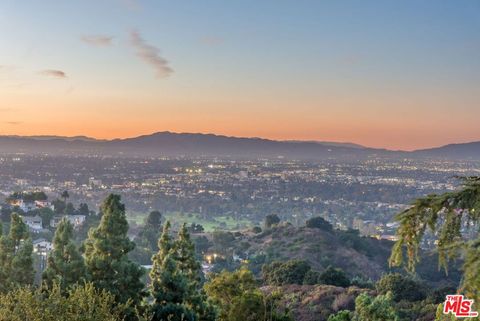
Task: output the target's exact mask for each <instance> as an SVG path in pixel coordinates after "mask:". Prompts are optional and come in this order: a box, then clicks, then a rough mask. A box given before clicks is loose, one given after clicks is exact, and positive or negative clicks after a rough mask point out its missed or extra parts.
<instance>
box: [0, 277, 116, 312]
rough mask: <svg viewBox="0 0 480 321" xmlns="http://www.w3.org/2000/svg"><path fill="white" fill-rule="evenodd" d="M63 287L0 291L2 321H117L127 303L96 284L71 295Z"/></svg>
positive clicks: (72, 292) (75, 290) (85, 285)
mask: <svg viewBox="0 0 480 321" xmlns="http://www.w3.org/2000/svg"><path fill="white" fill-rule="evenodd" d="M62 294H63V292H62V291H61V290H60V287H59V286H54V287H53V288H52V289H50V291H48V292H45V291H44V289H42V288H38V289H36V290H35V289H31V288H29V287H23V288H18V289H15V290H13V291H11V292H9V293H7V294H0V320H11V321H21V320H28V321H117V320H121V319H122V314H123V313H122V310H123V309H124V308H125V306H117V305H114V303H115V298H114V296H113V295H111V294H109V293H108V292H106V291H102V290H98V289H96V288H95V287H94V286H93V285H92V284H84V285H77V286H75V287H74V288H72V289H71V290H70V291H69V293H68V295H66V296H64V295H62Z"/></svg>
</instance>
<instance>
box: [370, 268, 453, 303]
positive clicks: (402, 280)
mask: <svg viewBox="0 0 480 321" xmlns="http://www.w3.org/2000/svg"><path fill="white" fill-rule="evenodd" d="M375 287H376V289H377V292H378V293H379V294H387V293H388V292H391V293H392V298H393V300H394V301H396V302H399V301H402V300H406V301H420V300H423V299H425V297H426V293H425V290H424V289H423V288H422V286H421V285H420V284H418V283H417V282H415V281H414V280H413V279H411V278H408V277H404V276H403V275H401V274H400V273H390V274H385V275H384V276H382V278H381V279H380V280H379V281H378V282H377V284H376V286H375ZM443 299H445V297H444V298H443Z"/></svg>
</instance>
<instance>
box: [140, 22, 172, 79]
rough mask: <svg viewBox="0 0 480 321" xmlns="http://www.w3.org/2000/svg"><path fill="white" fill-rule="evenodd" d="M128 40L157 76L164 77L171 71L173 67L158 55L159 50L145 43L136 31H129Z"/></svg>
mask: <svg viewBox="0 0 480 321" xmlns="http://www.w3.org/2000/svg"><path fill="white" fill-rule="evenodd" d="M130 42H131V44H132V46H133V47H134V48H135V49H136V54H137V57H139V58H140V59H142V60H143V61H144V62H145V63H147V64H149V65H150V66H152V67H153V68H154V69H155V72H156V74H157V77H159V78H165V77H168V76H169V75H170V74H171V73H173V69H172V68H170V66H169V65H168V61H167V60H166V59H165V58H163V57H162V56H161V55H160V50H159V49H158V48H156V47H154V46H152V45H149V44H148V43H146V42H145V40H143V38H142V36H141V35H140V33H139V32H138V31H135V30H134V31H132V32H131V33H130Z"/></svg>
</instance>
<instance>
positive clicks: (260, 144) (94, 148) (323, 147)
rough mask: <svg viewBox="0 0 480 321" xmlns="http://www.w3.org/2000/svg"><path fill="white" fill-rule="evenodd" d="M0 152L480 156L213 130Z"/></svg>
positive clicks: (79, 139) (66, 141) (466, 149)
mask: <svg viewBox="0 0 480 321" xmlns="http://www.w3.org/2000/svg"><path fill="white" fill-rule="evenodd" d="M0 153H27V154H30V153H37V154H38V153H46V154H57V155H59V154H73V153H75V154H101V155H112V156H121V155H124V156H136V155H146V156H188V157H240V158H287V159H312V160H315V159H319V160H320V159H331V158H334V159H336V158H342V159H343V158H347V159H356V158H363V157H372V156H380V157H381V156H384V157H434V158H448V159H474V160H478V159H480V141H479V142H472V143H464V144H451V145H446V146H441V147H437V148H431V149H422V150H416V151H412V152H407V151H392V150H387V149H377V148H369V147H365V146H361V145H357V144H353V143H336V142H317V141H279V140H270V139H263V138H242V137H229V136H222V135H214V134H193V133H172V132H158V133H154V134H151V135H143V136H138V137H133V138H126V139H113V140H99V139H94V138H89V137H85V136H75V137H62V136H0Z"/></svg>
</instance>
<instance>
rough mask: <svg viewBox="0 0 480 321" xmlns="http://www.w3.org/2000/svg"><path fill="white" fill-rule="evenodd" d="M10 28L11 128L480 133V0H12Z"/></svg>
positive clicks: (348, 135)
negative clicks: (40, 114) (135, 38)
mask: <svg viewBox="0 0 480 321" xmlns="http://www.w3.org/2000/svg"><path fill="white" fill-rule="evenodd" d="M133 32H136V33H137V34H138V35H139V37H140V43H138V42H137V44H135V43H133V42H132V34H133ZM0 35H1V38H0V39H1V40H2V41H1V42H0V66H2V67H1V69H0V101H3V102H0V104H3V105H0V119H1V118H4V119H5V123H4V125H3V126H2V125H0V134H11V133H20V134H34V133H41V134H46V133H50V134H53V132H51V131H52V130H53V131H54V133H57V134H65V135H74V134H87V135H92V136H98V137H110V136H130V135H135V134H143V133H146V132H150V131H156V130H173V131H195V132H217V133H221V134H231V135H239V136H264V137H270V138H279V139H287V138H291V139H318V140H341V141H346V140H348V141H354V142H359V143H364V144H367V145H373V146H379V147H380V146H386V147H397V148H406V149H411V148H416V147H426V146H433V145H437V144H442V143H449V142H454V141H470V140H480V130H478V126H477V125H476V124H477V122H476V121H473V119H478V118H479V117H480V108H479V102H480V94H479V90H478V87H479V85H480V55H479V52H480V1H466V0H465V1H434V0H429V1H388V0H385V1H379V0H378V1H368V0H367V1H365V0H363V1H360V0H358V1H333V0H332V1H279V0H276V1H228V2H226V1H134V0H101V1H28V0H27V1H9V0H6V1H5V0H4V1H2V2H1V3H0ZM88 37H89V39H91V38H92V37H93V38H95V39H99V37H103V38H102V39H109V40H108V44H106V45H104V46H98V45H92V43H88V42H86V41H85V38H88ZM153 47H154V48H156V49H158V51H155V50H154V52H153V53H154V54H155V55H156V56H155V57H156V58H160V59H162V60H165V62H164V64H165V66H167V67H168V68H169V69H171V72H168V75H160V77H159V74H158V68H161V66H159V65H158V64H159V63H160V64H162V62H161V61H162V60H156V61H155V62H153V63H152V61H148V58H146V57H145V53H146V54H147V55H148V54H150V53H152V52H151V51H149V50H148V49H149V48H150V49H151V48H153ZM142 50H143V51H142ZM145 50H147V51H146V52H145ZM159 61H160V62H159ZM49 70H55V71H62V72H64V73H65V76H66V77H64V79H52V78H55V77H56V76H55V74H52V73H50V74H49V73H48V72H45V71H49ZM57 75H58V74H57ZM57 78H58V77H57ZM60 78H62V77H60ZM2 91H3V93H2ZM112 106H113V107H112ZM38 108H43V109H44V110H46V111H47V112H48V113H50V114H51V115H56V116H52V117H54V118H55V119H51V120H44V121H40V120H38V119H29V117H31V116H29V115H31V114H32V110H35V109H38ZM1 110H3V112H1ZM112 111H116V112H117V115H115V117H114V119H115V121H116V122H118V125H116V126H114V125H109V124H110V123H111V113H112ZM145 115H149V117H146V116H145ZM452 115H454V117H453V119H454V120H455V122H454V123H452V124H449V126H445V122H446V121H449V120H452ZM72 117H77V118H79V119H82V120H85V121H87V120H88V124H85V125H84V126H79V125H75V126H74V125H70V124H69V125H68V126H67V125H65V126H63V127H62V126H57V127H55V126H54V125H53V124H58V123H65V121H67V119H71V118H72ZM106 117H110V120H108V121H107V120H105V118H106ZM187 118H188V119H187ZM95 119H96V120H95ZM52 126H53V127H52ZM2 127H3V128H2ZM52 128H53V129H52Z"/></svg>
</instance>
